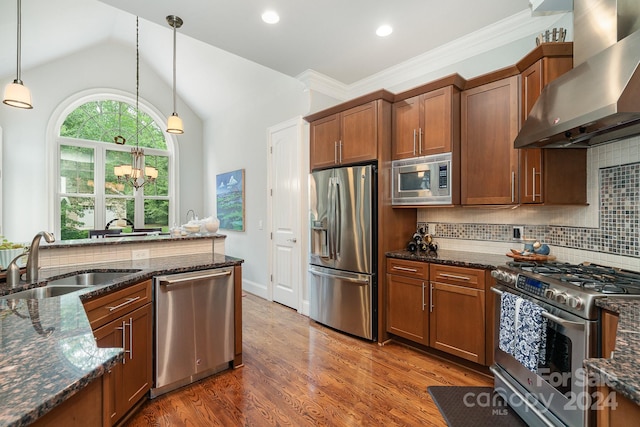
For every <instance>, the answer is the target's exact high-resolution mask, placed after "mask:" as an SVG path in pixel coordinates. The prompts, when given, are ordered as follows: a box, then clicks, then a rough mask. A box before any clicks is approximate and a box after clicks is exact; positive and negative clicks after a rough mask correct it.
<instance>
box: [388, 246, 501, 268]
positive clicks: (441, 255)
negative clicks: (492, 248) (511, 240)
mask: <svg viewBox="0 0 640 427" xmlns="http://www.w3.org/2000/svg"><path fill="white" fill-rule="evenodd" d="M385 255H386V256H388V257H389V258H399V259H406V260H410V261H423V262H430V263H433V264H446V265H453V266H457V267H469V268H484V269H488V270H493V269H495V268H496V267H498V266H500V265H504V264H506V263H507V262H509V261H513V258H510V257H508V256H506V255H495V254H485V253H480V252H464V251H450V250H443V249H440V250H438V252H437V255H436V256H429V255H427V254H426V253H425V252H417V253H411V252H409V251H406V250H399V251H391V252H387V253H385Z"/></svg>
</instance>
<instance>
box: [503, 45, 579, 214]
mask: <svg viewBox="0 0 640 427" xmlns="http://www.w3.org/2000/svg"><path fill="white" fill-rule="evenodd" d="M572 46H573V45H572V43H546V44H542V45H540V46H538V48H536V49H535V50H533V51H532V52H531V53H530V54H529V55H527V56H526V57H525V58H523V59H522V60H521V61H520V62H519V63H518V64H517V65H516V66H517V67H518V69H520V70H522V72H521V74H520V75H521V95H520V96H521V102H520V106H521V124H522V123H524V122H525V120H526V119H527V116H528V115H529V112H531V109H532V108H533V105H534V104H535V102H536V101H537V99H538V97H539V96H540V93H542V89H544V87H545V86H546V85H548V84H549V83H551V82H552V81H553V80H554V79H556V78H557V77H560V76H561V75H562V74H564V73H566V72H567V71H569V70H571V68H572V67H573V57H572V52H573V49H572ZM586 161H587V152H586V149H584V148H567V149H561V148H553V149H541V148H528V149H522V150H520V185H519V190H520V203H525V204H534V203H536V204H540V203H545V204H586V202H587V194H586V188H587V187H586V179H587V171H586Z"/></svg>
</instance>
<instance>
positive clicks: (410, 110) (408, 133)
mask: <svg viewBox="0 0 640 427" xmlns="http://www.w3.org/2000/svg"><path fill="white" fill-rule="evenodd" d="M419 100H420V97H419V96H414V97H413V98H409V99H403V100H402V101H398V102H396V103H394V104H393V140H392V143H391V159H392V160H398V159H407V158H411V157H415V156H417V153H418V142H419V141H418V138H419V135H418V132H420V102H419Z"/></svg>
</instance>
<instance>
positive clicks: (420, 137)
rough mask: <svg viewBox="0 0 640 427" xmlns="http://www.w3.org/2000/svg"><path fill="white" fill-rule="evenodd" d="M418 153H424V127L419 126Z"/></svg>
mask: <svg viewBox="0 0 640 427" xmlns="http://www.w3.org/2000/svg"><path fill="white" fill-rule="evenodd" d="M418 153H419V154H422V128H418Z"/></svg>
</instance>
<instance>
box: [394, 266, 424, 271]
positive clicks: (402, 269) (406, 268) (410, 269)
mask: <svg viewBox="0 0 640 427" xmlns="http://www.w3.org/2000/svg"><path fill="white" fill-rule="evenodd" d="M393 270H400V271H408V272H410V273H417V272H418V270H416V269H415V268H408V267H398V266H395V265H394V266H393Z"/></svg>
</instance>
